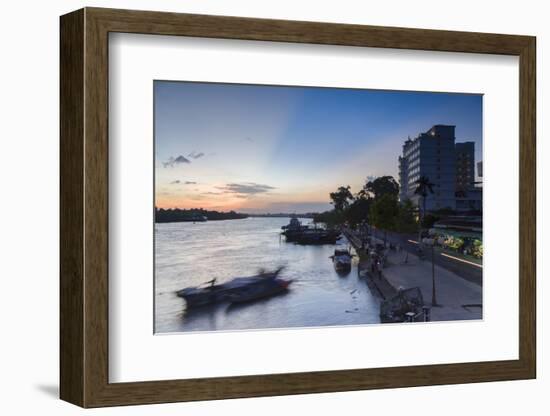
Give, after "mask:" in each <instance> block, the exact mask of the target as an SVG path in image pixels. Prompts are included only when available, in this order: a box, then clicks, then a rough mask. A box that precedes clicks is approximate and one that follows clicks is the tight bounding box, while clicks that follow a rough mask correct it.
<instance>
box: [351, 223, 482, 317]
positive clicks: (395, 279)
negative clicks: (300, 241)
mask: <svg viewBox="0 0 550 416" xmlns="http://www.w3.org/2000/svg"><path fill="white" fill-rule="evenodd" d="M345 234H346V237H347V238H348V240H349V241H350V242H351V243H352V245H353V246H354V247H355V248H356V251H357V252H358V254H359V255H360V264H359V273H360V275H362V276H364V277H367V276H368V278H369V280H370V282H371V285H373V286H374V287H375V288H376V290H377V291H378V292H379V294H380V295H381V297H382V298H384V299H389V298H391V297H392V296H394V295H395V294H396V293H397V291H398V290H399V289H400V288H403V289H409V288H413V287H418V288H419V289H420V291H421V292H422V297H423V299H424V304H425V305H426V306H431V301H432V262H431V252H430V251H428V252H427V253H426V254H427V256H426V258H425V259H424V260H421V259H419V257H418V256H417V255H415V254H412V253H411V252H409V251H406V250H400V251H395V250H388V254H387V257H386V264H385V267H384V268H383V269H382V275H381V276H379V275H378V274H377V273H374V274H373V273H371V272H370V260H369V259H368V256H365V255H364V254H363V253H362V251H361V249H360V247H361V242H360V240H359V239H358V238H356V237H355V235H354V233H353V232H350V231H348V230H346V231H345ZM377 241H378V242H379V243H382V240H379V239H377ZM434 270H435V286H436V300H437V304H438V306H435V307H432V308H431V320H432V321H452V320H472V319H482V302H483V300H482V287H481V286H480V285H479V284H477V283H473V282H471V281H468V280H466V279H464V278H462V277H461V276H460V275H458V274H456V273H454V272H453V271H451V270H449V269H447V268H445V267H442V266H440V265H438V264H435V265H434Z"/></svg>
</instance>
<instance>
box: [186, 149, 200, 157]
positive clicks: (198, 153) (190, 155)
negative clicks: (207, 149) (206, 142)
mask: <svg viewBox="0 0 550 416" xmlns="http://www.w3.org/2000/svg"><path fill="white" fill-rule="evenodd" d="M203 156H204V153H203V152H195V151H194V150H193V151H192V152H191V153H189V154H188V155H187V157H190V158H192V159H199V158H201V157H203Z"/></svg>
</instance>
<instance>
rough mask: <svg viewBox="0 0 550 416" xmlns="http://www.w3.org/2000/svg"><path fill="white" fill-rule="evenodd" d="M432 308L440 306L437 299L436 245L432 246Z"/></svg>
mask: <svg viewBox="0 0 550 416" xmlns="http://www.w3.org/2000/svg"><path fill="white" fill-rule="evenodd" d="M432 306H439V305H438V304H437V300H436V297H435V264H434V245H433V244H432Z"/></svg>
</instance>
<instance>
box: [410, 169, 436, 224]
mask: <svg viewBox="0 0 550 416" xmlns="http://www.w3.org/2000/svg"><path fill="white" fill-rule="evenodd" d="M415 183H416V185H417V186H416V189H415V190H414V193H415V194H416V195H420V196H421V197H422V219H424V216H425V215H426V198H427V197H428V193H430V194H433V193H434V189H433V187H434V186H435V184H433V183H431V182H430V178H428V177H427V176H421V177H420V178H418V179H417V180H416V182H415Z"/></svg>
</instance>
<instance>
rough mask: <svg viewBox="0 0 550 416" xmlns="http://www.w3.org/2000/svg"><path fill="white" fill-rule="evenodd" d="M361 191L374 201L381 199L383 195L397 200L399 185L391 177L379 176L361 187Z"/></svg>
mask: <svg viewBox="0 0 550 416" xmlns="http://www.w3.org/2000/svg"><path fill="white" fill-rule="evenodd" d="M363 191H364V192H365V193H367V194H369V195H372V196H373V197H374V199H378V198H381V197H382V196H384V195H392V196H394V197H395V198H397V195H398V194H399V184H398V183H397V181H396V180H395V179H394V178H393V176H380V177H379V178H376V179H374V180H372V181H368V182H367V183H366V184H365V186H364V187H363Z"/></svg>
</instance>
